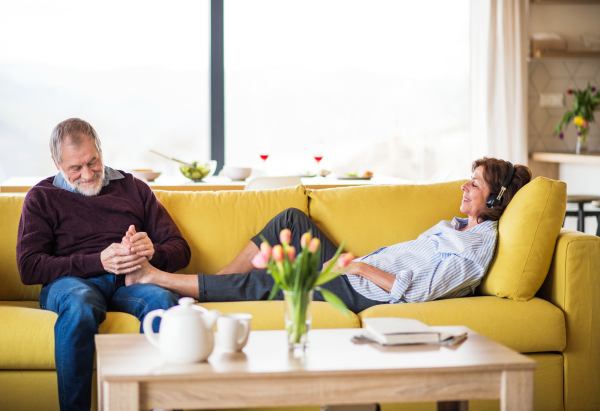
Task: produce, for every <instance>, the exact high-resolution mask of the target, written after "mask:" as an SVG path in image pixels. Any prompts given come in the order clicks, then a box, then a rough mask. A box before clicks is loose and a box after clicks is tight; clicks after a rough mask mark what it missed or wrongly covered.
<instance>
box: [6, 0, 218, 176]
mask: <svg viewBox="0 0 600 411" xmlns="http://www.w3.org/2000/svg"><path fill="white" fill-rule="evenodd" d="M208 59H209V2H208V0H204V1H202V0H178V1H174V2H167V1H146V0H144V1H141V0H136V1H132V0H128V1H114V0H112V1H107V0H103V1H100V2H90V1H79V0H53V1H46V0H37V1H32V0H22V1H14V2H10V1H5V2H2V3H1V4H0V181H3V180H5V179H6V178H9V177H12V176H48V175H52V174H54V173H56V169H55V168H54V166H53V164H52V160H51V159H50V151H49V149H48V140H49V137H50V132H51V131H52V129H53V128H54V126H55V125H56V124H58V123H59V122H60V121H62V120H65V119H67V118H69V117H80V118H83V119H84V120H86V121H89V122H90V123H91V124H92V125H93V126H94V128H95V129H96V131H97V132H98V134H99V135H100V138H101V140H102V147H103V152H104V159H105V163H106V164H107V165H110V166H112V167H116V168H120V169H125V170H128V169H132V168H155V169H156V168H158V169H161V170H162V171H163V172H164V173H165V174H167V175H169V174H172V175H176V174H178V173H179V172H178V170H177V164H176V163H173V162H169V161H168V160H163V159H161V158H160V157H158V156H156V155H155V154H152V153H150V152H149V149H154V150H157V151H163V152H165V153H166V154H169V155H170V156H173V157H180V158H181V159H183V160H186V161H193V160H207V159H209V157H210V148H209V137H208V136H209V123H208V113H209V110H208V95H209V83H208Z"/></svg>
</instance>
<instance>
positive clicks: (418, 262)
mask: <svg viewBox="0 0 600 411" xmlns="http://www.w3.org/2000/svg"><path fill="white" fill-rule="evenodd" d="M467 223H468V219H467V218H458V217H455V218H454V219H453V220H452V221H441V222H439V223H438V224H436V225H435V226H433V227H432V228H430V229H429V230H427V231H425V232H424V233H423V234H421V235H420V236H419V238H417V239H416V240H412V241H406V242H404V243H400V244H396V245H392V246H389V247H382V248H380V249H378V250H376V251H374V252H372V253H371V254H369V255H367V256H364V257H360V258H357V259H355V260H354V261H361V262H363V263H365V264H368V265H371V266H373V267H376V268H379V269H380V270H383V271H385V272H388V273H390V274H394V275H395V276H396V279H395V280H394V284H393V286H392V291H391V292H389V293H388V292H387V291H385V290H383V289H382V288H381V287H379V286H377V285H376V284H375V283H373V282H372V281H369V280H367V279H365V278H363V277H361V276H358V275H353V274H346V275H347V277H348V280H349V281H350V284H351V285H352V287H354V289H355V290H356V291H357V292H358V293H359V294H361V295H363V296H365V297H366V298H368V299H370V300H375V301H383V302H389V303H390V304H395V303H416V302H425V301H431V300H437V299H441V298H456V297H463V296H465V295H469V294H472V293H473V291H474V290H475V288H476V287H477V286H478V285H479V283H480V282H481V279H482V278H483V275H484V274H485V272H486V270H487V268H488V266H489V265H490V262H491V261H492V257H493V255H494V248H495V246H496V238H497V235H498V234H497V233H498V222H497V221H489V220H488V221H484V222H483V223H480V224H477V225H476V226H475V227H472V228H470V229H468V230H465V231H459V230H460V229H461V228H463V227H465V226H466V225H467Z"/></svg>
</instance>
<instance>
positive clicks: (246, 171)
mask: <svg viewBox="0 0 600 411" xmlns="http://www.w3.org/2000/svg"><path fill="white" fill-rule="evenodd" d="M223 168H224V169H225V173H224V174H225V176H227V177H229V178H230V179H232V180H233V181H242V180H245V179H247V178H248V177H250V174H251V173H252V168H250V167H230V166H225V167H223Z"/></svg>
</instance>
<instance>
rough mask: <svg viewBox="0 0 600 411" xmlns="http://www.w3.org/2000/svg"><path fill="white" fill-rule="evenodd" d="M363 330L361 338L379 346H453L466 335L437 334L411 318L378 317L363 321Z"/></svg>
mask: <svg viewBox="0 0 600 411" xmlns="http://www.w3.org/2000/svg"><path fill="white" fill-rule="evenodd" d="M363 322H364V324H365V328H364V329H363V330H362V332H363V333H362V336H360V337H362V338H360V337H359V338H358V339H357V341H360V340H362V341H365V340H371V341H375V342H377V343H379V344H381V345H402V344H445V345H454V344H456V343H458V342H460V341H462V340H464V339H465V338H466V335H467V334H466V333H462V334H452V333H447V332H444V333H442V332H438V331H435V330H433V329H431V328H430V327H429V326H428V325H427V324H424V323H422V322H421V321H419V320H413V319H412V318H395V317H379V318H365V319H363Z"/></svg>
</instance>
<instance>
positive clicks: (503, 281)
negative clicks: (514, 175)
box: [479, 177, 567, 300]
mask: <svg viewBox="0 0 600 411" xmlns="http://www.w3.org/2000/svg"><path fill="white" fill-rule="evenodd" d="M566 207H567V186H566V184H565V183H563V182H560V181H553V180H549V179H547V178H544V177H538V178H536V179H534V180H533V181H531V182H530V183H529V184H527V185H526V186H525V187H523V188H522V189H521V190H519V192H518V193H517V194H516V195H515V197H514V198H513V200H512V201H511V203H510V204H509V205H508V207H506V210H505V211H504V214H503V215H502V217H500V221H499V224H498V234H499V235H498V244H497V245H496V254H495V256H494V259H493V260H492V264H491V265H490V268H489V270H488V272H487V274H486V276H485V277H484V278H483V281H482V283H481V286H480V288H479V290H480V292H481V293H482V294H484V295H497V296H499V297H506V298H510V299H513V300H529V299H530V298H532V297H533V296H534V295H535V293H536V292H537V291H538V290H539V288H540V287H541V285H542V283H543V282H544V279H545V278H546V275H547V274H548V270H549V269H550V263H551V262H552V255H553V254H554V246H555V244H556V238H557V237H558V234H559V232H560V229H561V226H562V223H563V220H564V217H565V210H566Z"/></svg>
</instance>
